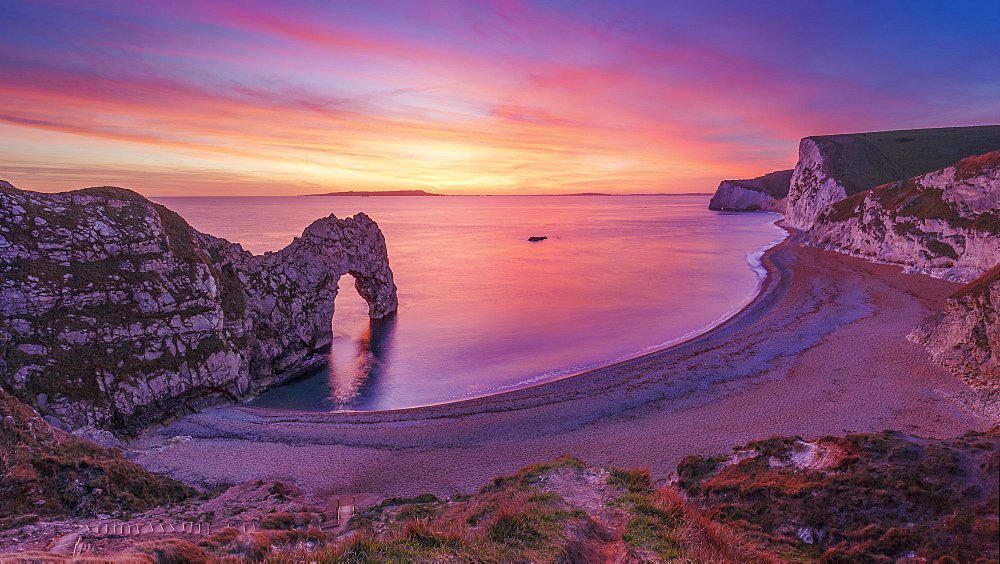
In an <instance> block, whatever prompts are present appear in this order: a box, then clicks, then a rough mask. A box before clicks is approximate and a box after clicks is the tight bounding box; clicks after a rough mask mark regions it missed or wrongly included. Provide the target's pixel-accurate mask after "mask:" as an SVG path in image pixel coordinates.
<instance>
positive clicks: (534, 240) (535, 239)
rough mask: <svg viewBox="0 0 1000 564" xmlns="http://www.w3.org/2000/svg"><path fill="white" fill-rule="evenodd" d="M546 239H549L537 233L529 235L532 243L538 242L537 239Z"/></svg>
mask: <svg viewBox="0 0 1000 564" xmlns="http://www.w3.org/2000/svg"><path fill="white" fill-rule="evenodd" d="M546 239H548V237H545V236H541V237H539V236H537V235H536V236H534V237H528V240H529V241H531V242H532V243H534V242H537V241H544V240H546Z"/></svg>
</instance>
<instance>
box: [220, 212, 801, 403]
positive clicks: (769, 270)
mask: <svg viewBox="0 0 1000 564" xmlns="http://www.w3.org/2000/svg"><path fill="white" fill-rule="evenodd" d="M779 222H780V220H777V221H775V225H777V226H778V227H780V228H781V229H783V230H785V231H786V232H787V236H786V237H784V238H783V239H782V240H781V241H779V242H778V243H777V244H774V245H771V246H770V247H768V248H767V249H765V250H764V253H763V254H762V255H761V258H760V262H761V266H762V267H763V268H764V270H765V275H764V276H763V277H762V278H761V279H760V282H759V286H758V288H757V292H756V295H755V296H754V297H753V298H752V299H751V300H750V302H749V303H747V304H746V305H744V306H743V307H742V308H740V309H738V310H736V311H735V312H734V313H732V314H731V315H729V316H727V317H726V318H725V319H723V320H722V321H721V322H719V323H717V324H715V325H712V326H710V327H709V328H708V329H706V330H705V331H702V332H699V333H698V334H696V335H694V336H692V337H690V338H687V339H684V340H682V341H679V342H676V343H673V344H670V345H668V346H665V347H662V348H658V349H656V350H652V351H649V352H646V353H643V354H640V355H636V356H633V357H629V358H626V359H624V360H619V361H616V362H611V363H608V364H604V365H601V366H596V367H594V368H590V369H588V370H583V371H581V372H576V373H573V374H568V375H566V376H563V377H560V378H555V379H551V380H545V381H542V382H537V383H535V384H530V385H527V386H522V387H518V388H515V389H512V390H505V391H502V392H496V393H491V394H487V395H482V396H477V397H473V398H467V399H460V400H455V401H449V402H442V403H436V404H431V405H422V406H416V407H405V408H400V409H385V410H373V411H330V412H315V411H296V410H290V409H272V408H261V407H253V406H246V405H235V406H228V407H223V408H220V409H223V410H239V411H241V412H245V413H247V414H249V415H252V416H254V417H256V418H259V419H261V420H262V421H266V420H278V421H287V420H290V419H295V420H300V421H310V422H330V423H358V422H372V421H378V422H385V421H389V420H397V421H398V420H412V419H421V418H424V417H421V416H422V415H429V417H426V418H434V417H435V416H437V415H432V414H433V413H434V412H440V411H447V412H448V415H447V416H448V417H451V416H454V415H455V413H454V412H453V410H454V409H457V410H463V409H470V410H471V411H465V412H462V413H461V415H470V414H473V413H479V412H480V411H479V410H478V408H485V407H487V406H488V405H490V404H493V403H501V402H504V401H512V400H513V401H527V400H528V398H530V397H536V398H537V397H539V396H537V394H531V395H528V393H529V392H532V391H534V392H538V391H541V392H543V393H544V392H545V391H546V390H536V388H541V387H544V386H550V385H555V384H559V383H565V382H567V381H569V380H573V383H577V382H578V381H579V380H578V379H581V378H586V377H591V378H593V377H600V376H601V375H603V374H604V373H606V372H608V371H614V370H616V369H617V368H626V367H630V366H632V365H634V364H635V363H641V362H644V361H645V360H650V359H653V358H658V357H661V356H663V355H666V354H671V353H673V352H674V351H675V350H676V349H677V348H679V347H682V346H684V345H688V344H690V343H692V342H696V341H699V340H702V339H714V338H716V336H715V333H716V331H719V330H721V329H722V328H724V327H725V326H727V325H728V324H730V323H735V322H737V321H738V318H741V317H744V316H747V315H753V314H754V313H755V312H756V313H759V312H758V311H757V310H758V309H759V307H765V306H759V307H755V306H758V305H759V304H758V302H761V301H762V300H764V297H765V294H767V293H768V292H769V291H770V290H771V289H772V288H773V287H776V286H777V285H779V284H780V283H781V280H782V276H783V274H784V276H785V277H786V278H787V271H786V270H783V269H787V265H784V264H781V265H780V266H779V264H776V263H775V260H774V256H773V253H774V252H777V251H778V250H779V247H782V246H784V245H786V244H788V245H791V243H797V242H798V240H799V231H798V230H796V229H794V228H791V227H786V226H784V225H778V223H779ZM779 263H780V260H779ZM765 304H773V301H766V302H765ZM518 392H525V394H523V395H520V394H518ZM524 396H528V397H524ZM542 403H547V402H542ZM533 405H537V404H532V403H530V402H529V403H528V404H526V405H520V406H519V407H518V408H527V407H532V406H533ZM481 411H484V412H488V411H490V410H489V409H482V410H481ZM504 411H506V410H504Z"/></svg>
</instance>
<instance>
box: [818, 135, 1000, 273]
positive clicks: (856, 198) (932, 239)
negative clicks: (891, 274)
mask: <svg viewBox="0 0 1000 564" xmlns="http://www.w3.org/2000/svg"><path fill="white" fill-rule="evenodd" d="M806 237H807V240H808V242H809V243H810V244H814V245H817V246H820V247H825V248H829V249H833V250H838V251H842V252H847V253H849V254H855V255H859V256H863V257H867V258H872V259H875V260H879V261H882V262H889V263H896V264H902V265H905V266H907V269H908V270H909V271H911V272H922V273H926V274H931V275H932V276H936V277H938V278H945V279H948V280H954V281H958V282H970V281H972V280H974V279H975V278H977V277H978V276H981V275H982V274H983V273H984V272H986V271H987V270H989V269H991V268H992V267H993V266H994V265H996V264H997V263H998V262H1000V151H994V152H992V153H987V154H985V155H978V156H973V157H968V158H965V159H962V160H961V161H959V162H957V163H955V164H953V165H951V166H947V167H944V168H942V169H940V170H936V171H933V172H930V173H927V174H923V175H921V176H917V177H914V178H910V179H907V180H901V181H898V182H892V183H889V184H885V185H883V186H879V187H877V188H873V189H872V190H868V191H866V192H861V193H858V194H855V195H853V196H850V197H848V198H845V199H843V200H840V201H838V202H836V203H834V204H832V205H830V206H828V207H826V208H824V209H823V210H820V211H819V213H818V214H817V216H816V219H815V220H814V222H813V225H812V228H811V229H810V230H809V231H808V232H807V234H806Z"/></svg>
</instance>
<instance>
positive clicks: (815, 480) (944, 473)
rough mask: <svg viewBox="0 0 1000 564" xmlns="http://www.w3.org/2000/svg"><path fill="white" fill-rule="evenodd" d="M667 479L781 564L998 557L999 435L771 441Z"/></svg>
mask: <svg viewBox="0 0 1000 564" xmlns="http://www.w3.org/2000/svg"><path fill="white" fill-rule="evenodd" d="M678 474H679V480H678V486H680V487H681V488H682V489H683V490H684V491H685V492H686V493H687V494H688V495H689V496H690V497H691V499H692V500H693V501H694V502H696V503H698V504H700V505H702V506H703V507H706V508H709V509H710V510H711V511H712V515H713V517H714V518H715V519H716V520H718V521H720V522H723V523H727V524H729V525H731V526H735V527H738V528H739V529H740V530H742V531H744V532H745V533H746V534H748V535H750V536H751V537H752V538H753V539H754V540H755V541H757V542H759V543H761V544H762V545H764V546H767V547H769V548H771V549H772V550H774V551H775V552H776V553H777V554H778V556H779V557H780V558H781V559H782V560H790V561H811V560H815V559H820V560H822V561H825V562H862V561H863V562H882V561H884V562H893V561H896V559H898V558H921V559H924V560H923V561H926V562H934V561H938V562H942V561H943V562H953V561H956V560H957V561H960V562H973V561H978V560H977V559H979V558H984V559H986V561H995V560H996V558H997V556H998V552H997V509H998V503H1000V502H998V498H997V489H998V481H1000V427H997V428H994V429H993V430H992V431H990V432H987V433H979V432H969V433H966V434H965V435H963V436H962V437H959V438H957V439H953V440H935V439H923V438H918V437H912V436H908V435H904V434H902V433H897V432H891V431H886V432H883V433H878V434H856V435H847V436H845V437H823V438H821V439H819V440H817V441H815V442H805V441H802V440H801V439H799V438H797V437H780V438H772V439H767V440H761V441H754V442H751V443H749V444H747V445H746V446H743V447H737V448H736V449H735V452H734V454H732V455H728V456H726V455H724V456H715V457H706V456H690V457H688V458H686V459H684V460H683V461H682V462H681V463H680V465H679V466H678ZM941 558H945V559H946V560H939V559H941ZM948 558H950V559H951V560H949V559H948Z"/></svg>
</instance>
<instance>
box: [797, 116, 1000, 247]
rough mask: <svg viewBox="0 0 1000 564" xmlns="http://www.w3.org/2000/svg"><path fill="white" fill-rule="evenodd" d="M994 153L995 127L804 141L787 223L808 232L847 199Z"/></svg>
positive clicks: (999, 137)
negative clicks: (827, 210) (824, 212)
mask: <svg viewBox="0 0 1000 564" xmlns="http://www.w3.org/2000/svg"><path fill="white" fill-rule="evenodd" d="M996 150H1000V126H996V125H988V126H977V127H949V128H940V129H914V130H900V131H879V132H871V133H853V134H840V135H821V136H814V137H806V138H804V139H802V141H801V142H800V143H799V160H798V163H797V164H796V165H795V170H794V172H793V173H792V179H791V185H790V187H789V191H788V201H787V204H786V210H785V221H786V223H787V224H788V225H790V226H792V227H796V228H798V229H809V228H811V227H812V225H813V222H814V221H815V220H816V217H817V216H818V215H819V214H820V212H821V211H822V210H823V209H825V208H826V207H827V206H829V205H831V204H833V203H835V202H838V201H840V200H842V199H844V198H846V197H848V196H852V195H854V194H857V193H859V192H863V191H865V190H869V189H871V188H874V187H876V186H881V185H883V184H886V183H889V182H894V181H896V180H903V179H906V178H910V177H913V176H918V175H921V174H925V173H928V172H931V171H933V170H937V169H940V168H942V167H945V166H948V165H950V164H953V163H955V162H957V161H958V160H960V159H963V158H965V157H968V156H972V155H979V154H983V153H988V152H990V151H996Z"/></svg>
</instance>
